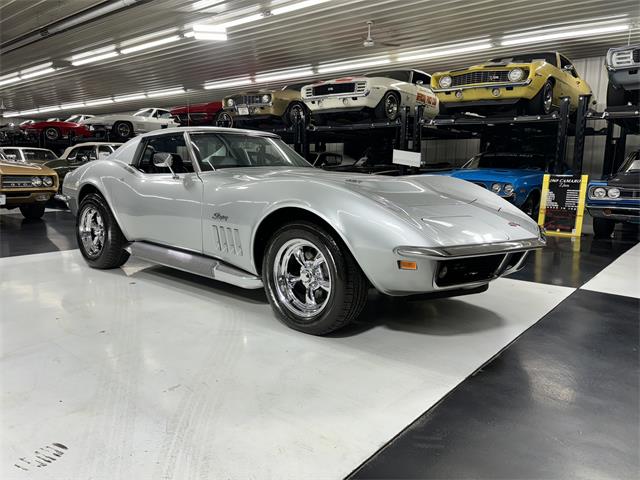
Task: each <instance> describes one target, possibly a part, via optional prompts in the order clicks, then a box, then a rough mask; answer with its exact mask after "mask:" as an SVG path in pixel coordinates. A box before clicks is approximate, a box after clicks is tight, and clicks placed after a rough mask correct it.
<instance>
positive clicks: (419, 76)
mask: <svg viewBox="0 0 640 480" xmlns="http://www.w3.org/2000/svg"><path fill="white" fill-rule="evenodd" d="M412 82H413V83H416V84H417V83H419V82H421V84H422V85H424V86H426V87H428V86H429V85H430V84H431V75H427V74H426V73H422V72H413V79H412Z"/></svg>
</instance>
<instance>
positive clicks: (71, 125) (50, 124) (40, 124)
mask: <svg viewBox="0 0 640 480" xmlns="http://www.w3.org/2000/svg"><path fill="white" fill-rule="evenodd" d="M81 126H82V125H81V124H79V123H76V122H36V123H32V124H31V125H27V127H26V128H27V130H29V129H31V128H47V127H61V128H78V127H81Z"/></svg>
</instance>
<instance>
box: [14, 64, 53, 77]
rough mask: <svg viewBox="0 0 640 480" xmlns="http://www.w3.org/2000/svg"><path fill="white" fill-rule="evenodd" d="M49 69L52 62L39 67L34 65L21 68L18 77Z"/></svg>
mask: <svg viewBox="0 0 640 480" xmlns="http://www.w3.org/2000/svg"><path fill="white" fill-rule="evenodd" d="M50 67H53V62H47V63H43V64H41V65H36V66H34V67H29V68H23V69H22V70H20V75H24V74H25V73H30V72H37V71H40V70H44V69H47V68H50Z"/></svg>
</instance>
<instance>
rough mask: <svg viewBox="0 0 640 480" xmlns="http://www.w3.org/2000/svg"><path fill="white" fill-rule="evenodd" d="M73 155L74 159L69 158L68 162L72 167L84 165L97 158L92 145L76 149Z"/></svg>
mask: <svg viewBox="0 0 640 480" xmlns="http://www.w3.org/2000/svg"><path fill="white" fill-rule="evenodd" d="M71 155H72V156H73V157H69V159H68V160H69V163H71V164H72V165H82V164H84V163H87V162H90V161H91V160H95V159H96V158H97V157H96V151H95V148H94V147H93V146H90V145H87V146H84V147H78V148H76V149H75V151H74V152H73V153H72V154H71Z"/></svg>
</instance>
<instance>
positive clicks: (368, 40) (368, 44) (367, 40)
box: [362, 20, 400, 48]
mask: <svg viewBox="0 0 640 480" xmlns="http://www.w3.org/2000/svg"><path fill="white" fill-rule="evenodd" d="M371 27H373V20H367V36H366V37H364V41H363V42H362V46H363V47H365V48H372V47H375V46H376V44H377V45H381V46H384V47H399V46H400V44H398V43H390V42H376V41H375V40H374V39H373V36H372V35H371Z"/></svg>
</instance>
